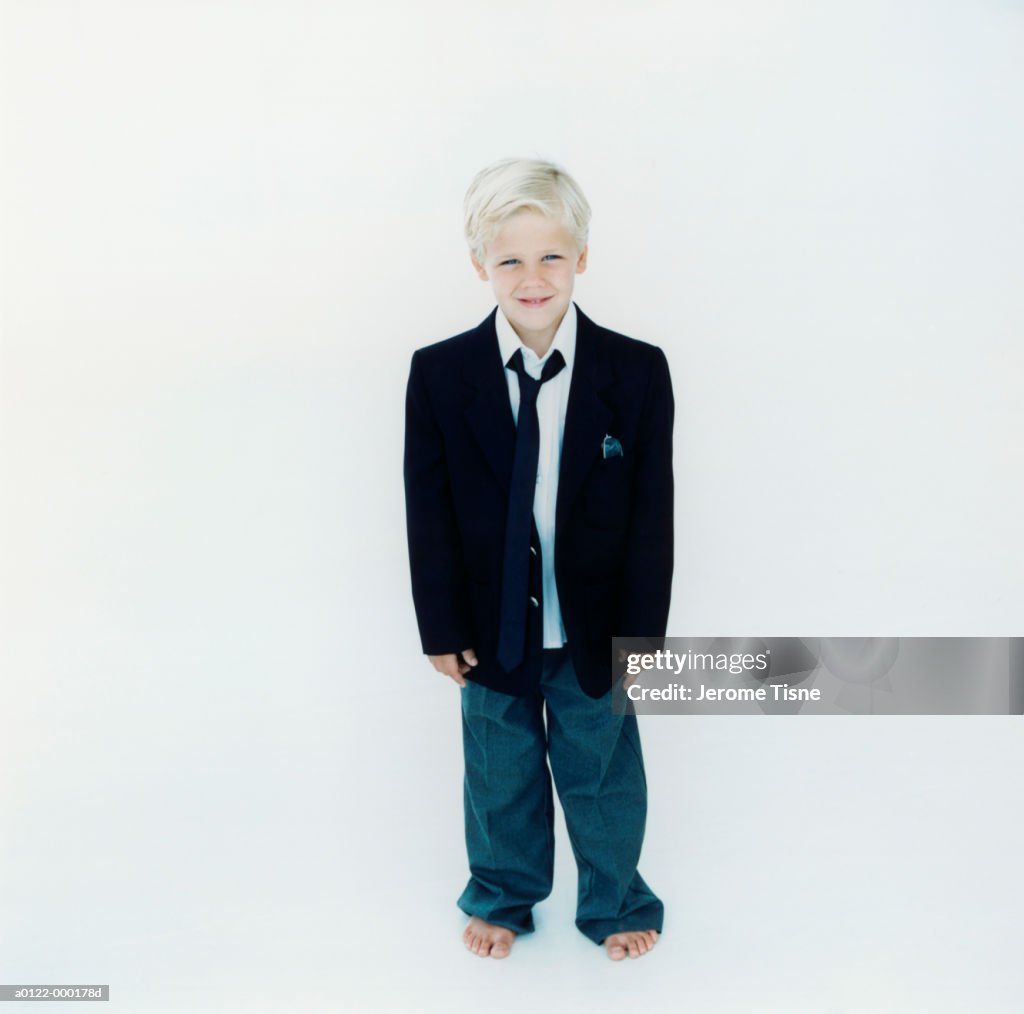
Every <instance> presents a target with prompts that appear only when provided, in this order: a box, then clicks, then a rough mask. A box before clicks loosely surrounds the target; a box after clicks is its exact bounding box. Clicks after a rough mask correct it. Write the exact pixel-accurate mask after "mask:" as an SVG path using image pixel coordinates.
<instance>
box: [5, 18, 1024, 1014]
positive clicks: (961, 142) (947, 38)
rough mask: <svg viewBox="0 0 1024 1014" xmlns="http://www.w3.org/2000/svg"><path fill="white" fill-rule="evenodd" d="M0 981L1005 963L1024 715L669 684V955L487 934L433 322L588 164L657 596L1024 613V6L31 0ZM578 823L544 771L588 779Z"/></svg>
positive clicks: (720, 618)
mask: <svg viewBox="0 0 1024 1014" xmlns="http://www.w3.org/2000/svg"><path fill="white" fill-rule="evenodd" d="M0 12H2V20H0V28H2V50H0V62H2V65H3V70H2V72H0V73H2V77H0V85H2V106H0V111H2V124H0V129H2V134H0V138H2V146H3V147H2V180H0V182H2V188H0V196H2V215H3V219H2V223H0V232H2V237H0V249H2V257H3V262H2V305H0V314H2V315H0V323H2V345H0V371H2V372H0V397H2V401H0V413H2V414H0V424H2V429H0V449H2V461H0V466H2V474H0V479H2V552H3V558H2V595H3V614H2V624H3V626H2V645H3V648H2V656H0V662H2V666H3V669H2V677H0V679H2V682H0V814H2V817H0V821H2V823H0V830H2V834H0V871H2V873H0V932H2V940H0V981H2V982H5V983H47V982H59V983H93V982H105V983H110V984H111V988H112V996H113V998H114V1000H115V1001H116V1003H117V1005H118V1007H119V1008H120V1009H121V1010H125V1011H131V1012H149V1011H172V1012H177V1011H184V1010H189V1011H193V1010H195V1011H218V1012H224V1011H235V1010H239V1011H242V1010H244V1011H255V1010H267V1011H281V1010H297V1011H298V1010H301V1011H310V1012H312V1011H337V1010H352V1011H374V1010H409V1011H426V1010H445V1011H460V1010H481V1009H491V1010H504V1009H513V1008H515V1009H521V1008H522V1007H524V1006H527V1007H529V1008H530V1009H533V1010H537V1011H546V1010H554V1009H580V1010H588V1011H594V1012H598V1011H604V1010H613V1009H615V1010H620V1009H622V1008H623V1005H624V1004H628V1005H629V1006H630V1008H631V1009H637V1010H640V1009H647V1010H680V1009H686V1010H693V1011H758V1012H761V1011H784V1012H798V1011H814V1012H821V1011H829V1012H848V1011H899V1012H905V1011H928V1012H935V1011H944V1010H950V1011H953V1010H963V1011H973V1012H978V1011H1014V1010H1016V1011H1019V1010H1020V1002H1021V996H1022V995H1024V976H1022V972H1021V964H1020V961H1019V958H1020V953H1019V948H1020V938H1019V919H1020V909H1021V902H1022V901H1024V889H1022V887H1021V881H1020V876H1019V857H1020V854H1021V849H1022V848H1024V827H1022V822H1021V819H1020V816H1019V812H1020V808H1019V793H1020V779H1019V771H1020V767H1021V763H1022V761H1024V746H1022V742H1021V726H1020V719H1019V718H1016V719H1014V718H1010V717H1004V718H999V717H990V718H970V719H968V718H956V717H946V718H940V717H921V718H860V717H848V718H845V717H832V718H822V717H817V718H807V717H805V718H804V719H803V720H799V719H798V718H760V719H755V718H740V717H734V718H727V717H712V718H693V717H678V716H676V717H670V716H664V717H657V718H646V719H643V720H642V721H641V729H642V735H643V739H644V750H645V756H646V759H647V774H648V783H649V788H650V811H649V812H650V816H649V820H648V834H647V839H646V844H645V849H644V857H643V860H642V863H641V870H642V872H643V874H644V876H645V878H646V879H647V880H648V882H649V883H650V884H651V885H652V887H654V888H655V890H656V891H657V892H658V893H659V894H660V895H661V896H662V898H663V899H664V901H665V904H666V922H665V932H664V935H663V937H662V939H661V941H660V942H659V944H658V947H657V948H656V950H655V951H654V952H653V953H652V954H651V955H649V956H648V957H645V958H643V959H642V960H641V961H639V962H635V963H634V962H626V963H623V964H613V963H611V962H609V961H607V960H606V959H605V958H604V956H603V954H602V952H601V950H600V949H598V948H596V947H594V945H593V944H591V943H590V942H589V941H587V940H586V939H585V938H583V937H582V936H581V935H580V934H579V933H578V932H577V931H576V930H575V928H574V927H573V925H572V916H573V904H574V897H575V869H574V866H573V864H572V859H571V855H570V853H569V849H568V842H567V840H566V838H565V836H564V830H563V828H562V826H561V824H560V825H559V837H558V841H557V846H556V848H557V850H558V867H557V870H556V888H555V893H554V894H553V895H552V897H551V899H550V900H549V901H547V902H545V903H544V904H543V905H541V906H540V907H539V908H538V910H537V913H536V915H537V921H538V928H539V929H538V932H537V933H536V934H534V935H533V936H531V937H527V938H523V939H522V940H521V941H519V942H517V944H516V947H515V948H514V951H513V955H512V956H511V957H510V959H509V960H507V961H504V962H495V961H481V960H479V959H477V958H475V957H473V956H471V955H469V954H467V953H466V952H465V951H464V950H463V949H462V946H461V943H460V941H459V936H460V933H461V928H462V925H463V921H464V920H463V919H462V917H461V915H460V913H459V912H458V910H457V909H456V907H455V898H456V897H457V896H458V894H459V892H460V891H461V889H462V886H463V885H464V882H465V878H466V875H467V873H466V868H465V854H464V845H463V840H462V810H461V806H462V797H461V775H462V767H461V765H462V755H461V741H460V738H459V737H460V726H459V716H458V691H457V690H456V688H455V687H454V686H453V685H452V684H451V683H449V682H447V681H445V680H444V678H443V677H440V676H438V675H436V674H435V673H434V672H433V670H432V669H431V668H430V666H429V665H428V663H427V662H426V660H425V659H424V658H423V656H422V654H421V652H420V646H419V639H418V634H417V631H416V625H415V619H414V614H413V609H412V602H411V597H410V593H409V584H408V561H407V557H406V546H405V530H404V524H405V518H404V503H403V490H402V469H401V465H402V427H403V408H404V394H405V381H406V378H407V375H408V364H409V358H410V355H411V353H412V351H413V350H414V349H415V348H417V347H419V346H421V345H425V344H428V343H429V342H433V341H436V340H438V339H440V338H444V337H447V336H448V335H451V334H454V333H456V332H458V331H462V330H465V329H467V328H469V327H471V326H473V325H475V324H476V323H478V322H479V321H480V320H482V319H483V318H484V317H485V316H486V314H487V313H488V312H489V311H490V309H491V307H492V306H493V301H492V299H491V293H490V289H489V287H488V286H487V285H486V284H484V283H481V282H480V281H479V279H477V277H476V275H475V274H474V273H473V272H472V270H471V267H470V264H469V258H468V254H467V252H466V250H465V247H464V244H463V240H462V236H461V201H462V195H463V193H464V191H465V188H466V186H467V185H468V183H469V181H470V179H471V178H472V175H473V174H474V173H475V172H476V171H477V169H479V168H480V167H481V166H482V165H484V164H486V163H487V162H489V161H490V160H492V159H494V158H498V157H502V156H505V155H510V154H523V155H540V156H542V157H548V158H553V159H555V160H556V161H558V162H560V163H561V164H563V165H565V166H566V167H567V168H568V169H569V170H570V171H571V172H572V173H573V174H574V175H575V176H576V178H577V179H578V181H579V183H580V184H581V186H582V187H583V189H584V191H585V192H586V194H587V196H588V198H589V200H590V202H591V204H592V205H593V208H594V218H593V224H592V230H591V241H590V257H589V266H588V270H587V272H586V273H585V274H584V275H582V276H579V278H578V279H577V287H576V291H575V298H576V300H577V302H578V303H579V304H580V306H581V307H582V308H583V310H584V311H585V312H586V313H587V314H588V315H589V316H590V317H591V318H592V319H594V320H596V321H597V322H598V323H600V324H604V325H606V326H608V327H611V328H614V329H615V330H618V331H622V332H624V333H626V334H630V335H633V336H634V337H638V338H643V339H645V340H647V341H651V342H654V343H656V344H658V345H661V346H662V347H663V348H664V349H665V351H666V354H667V356H668V359H669V363H670V367H671V370H672V377H673V384H674V390H675V396H676V405H677V414H676V427H675V438H676V458H675V476H676V488H677V505H676V531H677V537H676V539H677V547H676V557H675V565H676V582H675V588H674V595H673V605H672V614H671V619H670V625H669V632H670V633H672V634H675V635H690V636H705V635H716V634H732V635H742V636H752V635H771V636H793V635H802V636H841V635H864V636H869V635H888V636H909V635H950V634H957V635H978V636H982V635H990V636H1007V635H1013V634H1020V633H1021V629H1020V616H1021V607H1022V605H1024V601H1022V599H1024V595H1022V590H1021V564H1022V562H1024V560H1022V548H1021V539H1020V534H1019V531H1020V529H1019V519H1020V517H1021V515H1022V513H1024V481H1022V477H1021V476H1022V472H1021V469H1020V451H1021V447H1022V439H1024V408H1022V405H1024V402H1022V400H1021V398H1020V384H1021V376H1022V368H1024V353H1022V351H1021V330H1022V323H1024V288H1022V286H1021V278H1022V277H1024V244H1022V225H1024V222H1022V212H1024V188H1022V187H1021V185H1020V181H1021V180H1022V179H1024V140H1022V134H1021V130H1020V112H1021V109H1022V108H1024V61H1022V59H1021V54H1022V52H1024V5H1022V4H1021V3H1018V2H1010V0H973V2H966V0H965V2H952V0H944V2H911V0H893V2H879V0H875V2H863V0H861V2H857V3H853V2H850V3H829V2H820V3H810V2H796V0H780V2H752V0H751V2H724V3H723V2H712V0H706V2H689V3H683V2H680V3H634V4H631V5H629V6H628V8H627V7H626V6H625V5H622V4H615V5H613V4H600V3H596V2H589V3H579V2H559V3H553V2H547V3H535V2H517V3H515V4H495V3H457V2H451V0H446V2H434V3H431V4H426V3H423V4H413V3H411V2H405V3H382V4H373V5H371V4H356V3H324V2H319V3H314V2H305V3H302V2H289V3H285V2H283V0H277V2H251V3H241V2H230V3H229V2H210V3H201V2H198V0H182V2H178V3H156V2H151V3H138V2H113V0H93V2H88V3H86V2H80V3H74V2H64V3H60V2H54V0H4V2H3V3H2V5H0ZM559 819H560V818H559Z"/></svg>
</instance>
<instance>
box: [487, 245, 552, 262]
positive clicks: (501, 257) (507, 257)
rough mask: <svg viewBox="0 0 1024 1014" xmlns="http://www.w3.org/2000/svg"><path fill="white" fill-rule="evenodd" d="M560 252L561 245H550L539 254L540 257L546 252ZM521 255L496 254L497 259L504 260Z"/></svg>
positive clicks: (544, 255) (546, 253) (545, 254)
mask: <svg viewBox="0 0 1024 1014" xmlns="http://www.w3.org/2000/svg"><path fill="white" fill-rule="evenodd" d="M561 252H562V248H561V247H557V246H552V247H548V249H547V250H541V252H540V255H541V257H546V256H547V255H548V254H552V253H561ZM521 256H522V254H519V253H506V254H500V255H499V256H498V260H500V261H505V260H508V259H509V257H521Z"/></svg>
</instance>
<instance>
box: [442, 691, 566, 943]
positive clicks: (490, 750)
mask: <svg viewBox="0 0 1024 1014" xmlns="http://www.w3.org/2000/svg"><path fill="white" fill-rule="evenodd" d="M460 693H461V696H462V743H463V750H464V753H465V758H466V776H465V781H464V790H463V795H464V800H465V811H466V850H467V852H468V854H469V870H470V874H471V876H470V879H469V883H468V884H467V885H466V889H465V890H464V891H463V892H462V895H461V897H460V898H459V900H458V906H459V908H461V909H462V911H463V912H465V913H466V914H467V915H476V916H479V917H480V918H481V919H484V920H486V921H487V922H490V923H494V924H495V925H498V926H505V927H507V928H508V929H511V930H514V931H515V932H516V933H530V932H532V931H533V928H534V927H533V915H532V912H531V909H532V907H533V906H534V905H535V904H536V903H537V902H539V901H542V900H543V899H544V898H546V897H547V896H548V895H549V894H550V893H551V884H552V877H553V874H554V849H555V839H554V804H553V802H552V797H551V776H550V774H549V773H548V765H547V760H546V757H545V754H546V750H547V734H546V732H545V729H544V717H543V699H542V698H541V696H540V694H539V693H536V694H534V695H532V696H530V697H512V696H510V695H508V694H501V693H498V692H497V691H495V690H489V689H487V688H486V687H483V686H480V685H479V684H477V683H473V682H472V681H471V680H469V681H467V683H466V686H465V687H464V688H463V689H462V690H461V691H460Z"/></svg>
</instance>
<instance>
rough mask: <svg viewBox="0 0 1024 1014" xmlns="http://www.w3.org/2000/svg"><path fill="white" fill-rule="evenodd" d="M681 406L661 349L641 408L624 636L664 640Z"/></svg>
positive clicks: (621, 629) (620, 628)
mask: <svg viewBox="0 0 1024 1014" xmlns="http://www.w3.org/2000/svg"><path fill="white" fill-rule="evenodd" d="M674 421H675V401H674V399H673V396H672V379H671V376H670V375H669V369H668V360H667V359H666V358H665V353H664V352H663V351H662V350H661V349H660V348H658V349H656V355H655V356H654V362H653V364H652V368H651V371H650V375H649V378H648V383H647V391H646V394H645V396H644V401H643V407H642V409H641V417H640V424H639V428H638V433H637V442H636V450H635V454H636V459H637V460H636V463H635V472H634V483H635V485H634V490H633V503H632V511H631V513H630V521H629V529H628V531H627V534H626V558H625V565H624V571H623V585H622V598H621V600H620V610H619V622H618V624H617V625H616V627H615V630H614V631H613V632H614V634H615V635H616V636H620V637H641V638H656V639H662V638H664V636H665V633H666V627H667V625H668V610H669V602H670V600H671V597H672V568H673V562H674V561H673V557H674V545H673V527H674V516H675V505H674V502H673V501H674V481H673V477H672V427H673V424H674Z"/></svg>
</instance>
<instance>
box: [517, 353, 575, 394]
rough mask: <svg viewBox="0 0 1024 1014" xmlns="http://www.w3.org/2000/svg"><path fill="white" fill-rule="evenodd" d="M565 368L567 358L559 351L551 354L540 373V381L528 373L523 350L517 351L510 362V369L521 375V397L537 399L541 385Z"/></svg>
mask: <svg viewBox="0 0 1024 1014" xmlns="http://www.w3.org/2000/svg"><path fill="white" fill-rule="evenodd" d="M563 366H565V357H564V356H563V355H562V353H561V352H560V351H559V350H558V349H555V350H554V352H552V353H551V357H550V358H549V359H548V361H547V362H546V363H545V364H544V369H543V370H541V372H540V380H537V379H535V378H534V377H531V376H530V375H529V374H528V373H527V372H526V365H525V364H524V363H523V350H522V349H516V351H515V354H514V355H513V356H512V358H511V359H510V360H509V361H508V368H509V369H512V370H515V371H516V373H518V374H519V394H520V397H531V396H533V397H536V395H537V392H538V391H540V385H541V384H543V383H544V382H545V381H547V380H550V379H551V378H552V377H553V376H555V374H556V373H558V372H559V371H560V370H561V369H562V367H563Z"/></svg>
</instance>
